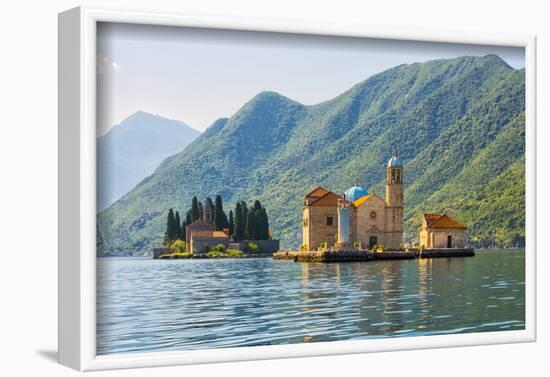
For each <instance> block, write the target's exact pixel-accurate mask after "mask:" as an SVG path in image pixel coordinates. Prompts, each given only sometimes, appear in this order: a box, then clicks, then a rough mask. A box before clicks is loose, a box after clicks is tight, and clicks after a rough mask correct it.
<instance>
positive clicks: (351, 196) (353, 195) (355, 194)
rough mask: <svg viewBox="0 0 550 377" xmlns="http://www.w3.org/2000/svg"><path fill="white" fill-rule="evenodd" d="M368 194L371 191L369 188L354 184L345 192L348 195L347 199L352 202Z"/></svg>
mask: <svg viewBox="0 0 550 377" xmlns="http://www.w3.org/2000/svg"><path fill="white" fill-rule="evenodd" d="M368 194H369V192H368V191H367V190H365V189H364V188H363V187H359V186H353V187H351V188H349V189H347V190H346V192H345V193H344V195H346V199H347V200H349V201H351V202H354V201H356V200H357V199H360V198H362V197H363V196H367V195H368Z"/></svg>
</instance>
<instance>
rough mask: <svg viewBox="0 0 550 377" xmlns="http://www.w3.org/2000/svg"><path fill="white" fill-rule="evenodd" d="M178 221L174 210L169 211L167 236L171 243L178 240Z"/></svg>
mask: <svg viewBox="0 0 550 377" xmlns="http://www.w3.org/2000/svg"><path fill="white" fill-rule="evenodd" d="M176 233H177V228H176V219H175V217H174V211H173V210H172V208H170V210H169V211H168V217H167V219H166V236H167V238H168V240H169V241H174V240H175V239H176Z"/></svg>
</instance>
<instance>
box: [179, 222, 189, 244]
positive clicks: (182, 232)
mask: <svg viewBox="0 0 550 377" xmlns="http://www.w3.org/2000/svg"><path fill="white" fill-rule="evenodd" d="M186 226H187V224H186V221H185V220H183V221H182V222H181V228H180V234H181V238H180V240H182V241H185V240H186V237H187V236H186V234H185V227H186Z"/></svg>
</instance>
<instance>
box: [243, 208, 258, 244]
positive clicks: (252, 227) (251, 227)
mask: <svg viewBox="0 0 550 377" xmlns="http://www.w3.org/2000/svg"><path fill="white" fill-rule="evenodd" d="M245 233H246V235H245V236H246V239H248V240H255V239H256V215H255V211H253V210H250V211H248V216H247V217H246V231H245Z"/></svg>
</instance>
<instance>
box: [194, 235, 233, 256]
mask: <svg viewBox="0 0 550 377" xmlns="http://www.w3.org/2000/svg"><path fill="white" fill-rule="evenodd" d="M229 242H230V239H229V236H228V235H227V233H225V232H223V231H221V230H198V231H193V232H191V239H190V241H189V245H190V249H188V250H189V251H191V252H192V253H194V254H196V253H206V252H208V251H209V250H210V249H211V248H213V247H214V246H216V245H219V244H222V245H224V246H225V247H227V246H229Z"/></svg>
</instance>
